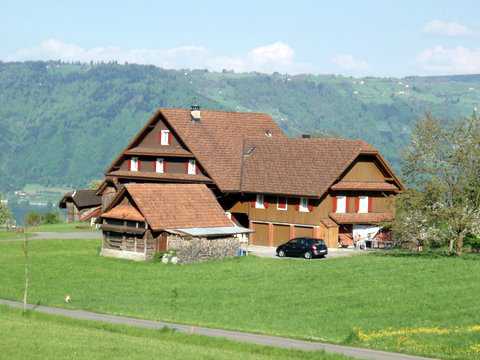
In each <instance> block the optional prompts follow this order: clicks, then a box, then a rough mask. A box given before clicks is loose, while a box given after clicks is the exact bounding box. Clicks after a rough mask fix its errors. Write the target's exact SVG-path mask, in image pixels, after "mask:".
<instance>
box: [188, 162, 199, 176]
mask: <svg viewBox="0 0 480 360" xmlns="http://www.w3.org/2000/svg"><path fill="white" fill-rule="evenodd" d="M187 173H188V174H189V175H195V174H196V173H197V164H196V162H195V159H190V160H188V167H187Z"/></svg>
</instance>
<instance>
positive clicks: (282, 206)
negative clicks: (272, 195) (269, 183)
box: [277, 196, 288, 211]
mask: <svg viewBox="0 0 480 360" xmlns="http://www.w3.org/2000/svg"><path fill="white" fill-rule="evenodd" d="M287 209H288V204H287V198H286V197H282V196H279V197H278V198H277V210H283V211H286V210H287Z"/></svg>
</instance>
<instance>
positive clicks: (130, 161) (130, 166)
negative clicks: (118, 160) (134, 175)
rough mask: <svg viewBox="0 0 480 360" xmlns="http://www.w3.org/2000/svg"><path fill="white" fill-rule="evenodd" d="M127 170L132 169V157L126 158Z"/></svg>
mask: <svg viewBox="0 0 480 360" xmlns="http://www.w3.org/2000/svg"><path fill="white" fill-rule="evenodd" d="M128 171H132V159H128Z"/></svg>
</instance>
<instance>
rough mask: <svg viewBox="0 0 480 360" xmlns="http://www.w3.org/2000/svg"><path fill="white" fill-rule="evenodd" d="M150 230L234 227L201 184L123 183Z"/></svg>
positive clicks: (211, 194) (210, 193) (213, 197)
mask: <svg viewBox="0 0 480 360" xmlns="http://www.w3.org/2000/svg"><path fill="white" fill-rule="evenodd" d="M125 189H126V191H127V192H128V193H129V194H130V195H131V197H132V199H133V201H134V202H135V204H136V205H137V206H138V208H139V210H140V211H141V213H142V214H143V216H144V217H145V219H146V220H147V222H148V224H149V225H150V227H151V228H152V229H153V230H163V229H178V228H193V227H222V226H233V224H232V222H231V221H230V220H229V219H228V218H227V216H226V215H225V212H224V210H223V209H222V208H221V207H220V205H219V204H218V202H217V199H215V196H214V195H213V193H212V192H211V190H210V189H208V188H207V187H206V185H204V184H133V183H132V184H126V185H125Z"/></svg>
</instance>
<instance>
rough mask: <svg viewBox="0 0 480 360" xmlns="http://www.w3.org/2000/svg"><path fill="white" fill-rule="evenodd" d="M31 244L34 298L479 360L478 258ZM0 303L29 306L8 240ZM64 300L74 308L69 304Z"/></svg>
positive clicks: (0, 264) (19, 263) (16, 253)
mask: <svg viewBox="0 0 480 360" xmlns="http://www.w3.org/2000/svg"><path fill="white" fill-rule="evenodd" d="M99 246H100V244H99V242H98V241H53V240H52V241H36V242H32V243H31V244H30V256H31V272H32V280H31V281H32V287H31V289H30V298H29V302H31V303H41V304H48V305H53V306H67V307H70V308H81V309H87V310H94V311H98V312H104V313H114V314H121V315H130V316H135V317H141V318H150V319H159V320H166V321H176V322H181V323H188V324H196V325H204V326H210V327H219V328H227V329H237V330H244V331H250V332H257V333H267V334H276V335H284V336H291V337H298V338H305V339H312V340H321V341H328V342H333V343H344V344H351V345H358V346H363V347H371V348H378V349H386V350H391V351H399V352H407V353H413V354H422V355H428V356H432V357H438V358H448V359H465V358H480V302H479V298H480V261H479V260H480V258H478V257H476V256H467V257H465V258H446V257H438V258H431V257H415V256H380V255H369V256H356V257H351V258H341V259H335V260H327V261H324V260H319V261H316V260H315V261H298V260H285V261H284V260H276V259H260V258H256V257H253V256H250V257H246V258H235V259H229V260H225V261H218V262H209V263H202V264H193V265H183V266H180V265H177V266H175V265H164V264H161V263H155V262H147V263H136V262H130V261H122V260H116V259H107V258H102V257H100V256H98V251H99ZM0 274H1V275H0V276H1V277H2V278H1V280H0V297H2V298H9V299H21V296H22V284H23V281H22V276H23V258H22V251H21V244H20V243H15V242H10V243H5V242H4V243H1V244H0ZM66 294H69V295H71V297H72V299H73V302H72V303H71V304H69V305H66V304H65V303H64V302H63V299H64V296H65V295H66Z"/></svg>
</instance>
